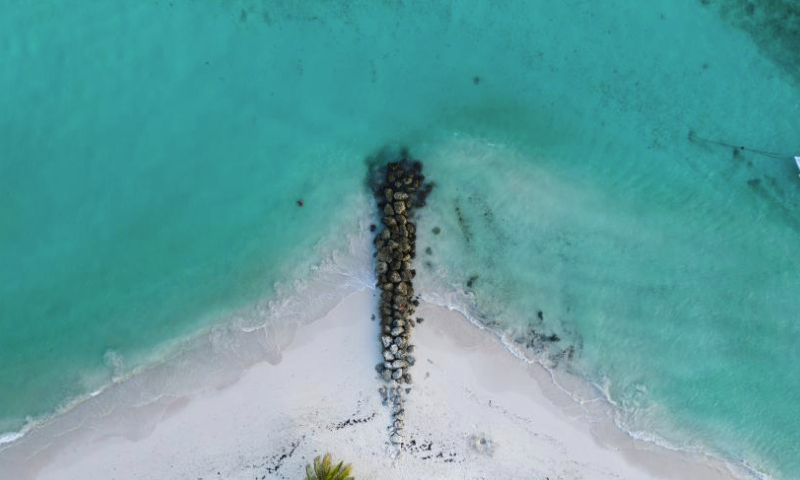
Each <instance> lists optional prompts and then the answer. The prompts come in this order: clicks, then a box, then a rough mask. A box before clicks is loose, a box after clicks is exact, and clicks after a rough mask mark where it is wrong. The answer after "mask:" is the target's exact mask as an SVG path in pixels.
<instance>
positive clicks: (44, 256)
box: [0, 0, 800, 478]
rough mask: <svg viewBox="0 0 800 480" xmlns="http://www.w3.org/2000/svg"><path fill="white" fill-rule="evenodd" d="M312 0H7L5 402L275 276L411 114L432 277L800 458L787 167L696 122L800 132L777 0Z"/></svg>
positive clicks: (697, 418)
mask: <svg viewBox="0 0 800 480" xmlns="http://www.w3.org/2000/svg"><path fill="white" fill-rule="evenodd" d="M291 3H292V2H277V3H259V2H240V1H236V0H229V1H225V2H206V1H201V0H194V1H191V2H188V1H180V0H179V1H174V2H172V3H171V4H170V3H169V2H161V3H153V4H147V5H144V4H141V5H135V6H120V5H118V4H113V3H112V4H109V3H108V2H99V1H89V2H86V1H83V2H77V1H72V2H68V1H62V2H49V1H45V2H37V3H36V4H35V5H26V6H10V5H2V6H0V32H2V33H0V51H1V52H2V55H1V56H0V59H2V60H0V62H2V64H0V65H2V67H3V68H0V87H2V88H0V112H2V113H0V148H1V149H2V150H1V151H0V192H2V200H3V201H2V206H0V263H2V265H4V266H5V268H3V269H1V270H0V272H1V273H0V276H2V278H0V280H2V281H1V282H0V305H2V306H0V386H2V388H0V392H2V393H0V431H3V430H6V431H7V430H15V429H18V428H20V426H21V425H22V424H23V423H24V422H25V417H26V416H41V415H45V414H46V413H48V412H51V411H53V410H54V409H55V408H57V407H58V406H59V405H60V404H62V402H64V401H66V400H68V399H70V398H74V397H76V396H79V395H81V394H84V393H86V392H88V391H91V390H93V389H95V388H97V387H99V386H101V385H102V384H104V383H105V382H107V381H108V379H109V378H110V377H111V375H115V374H120V373H124V371H127V370H129V369H130V368H133V367H134V366H136V365H137V364H139V363H140V362H142V361H144V360H145V359H146V358H149V357H150V356H151V355H154V354H155V353H156V352H158V350H159V348H160V347H163V346H164V345H165V344H167V343H168V342H169V341H171V340H174V339H176V338H180V337H182V336H184V335H187V334H189V333H191V332H192V331H194V330H195V329H197V328H198V327H200V326H201V325H206V324H208V323H210V322H214V321H215V319H217V317H218V315H220V314H221V313H223V312H225V311H228V310H230V309H232V308H235V307H238V306H241V305H246V304H247V303H248V302H252V301H253V300H254V299H256V298H260V297H263V296H265V295H266V296H269V295H270V292H271V291H272V288H273V284H274V283H275V282H276V281H279V280H281V279H283V278H285V277H286V275H288V274H289V272H292V271H294V269H295V267H296V265H297V264H299V263H300V264H302V263H313V262H314V261H315V260H317V259H315V258H308V254H307V252H309V251H310V247H311V246H312V245H315V244H318V243H319V242H322V241H324V240H325V239H326V237H328V236H329V235H331V232H335V231H336V230H337V227H338V226H340V225H343V224H345V222H346V221H347V219H348V214H352V211H351V210H349V207H350V206H351V205H353V204H355V201H356V200H355V198H356V197H358V196H359V195H362V194H363V193H362V192H363V185H362V178H363V172H364V163H363V162H364V158H365V157H366V156H368V155H370V154H372V153H374V152H375V151H377V150H378V149H379V148H381V147H382V146H383V145H385V144H386V143H394V142H398V143H404V144H407V145H410V146H411V147H412V149H413V151H414V152H415V153H416V155H417V156H419V157H421V158H422V159H423V160H425V161H426V169H427V170H428V172H429V173H430V176H431V177H432V178H433V179H434V180H435V181H436V182H437V184H438V185H439V186H438V187H437V190H435V191H434V194H433V195H432V196H431V197H430V200H431V201H430V207H429V210H428V211H427V212H426V213H425V214H424V216H423V218H422V219H421V225H422V226H423V227H425V228H424V229H425V233H424V234H421V235H420V242H421V247H422V248H420V249H419V251H420V252H422V251H424V248H425V247H427V246H430V247H431V251H432V254H431V255H424V254H423V255H420V257H421V258H419V259H418V260H419V261H420V262H421V264H422V265H423V266H422V270H423V271H424V272H430V273H428V274H423V275H422V281H428V282H429V283H431V284H432V283H434V282H433V280H432V279H433V278H434V277H436V275H435V273H436V272H440V273H444V274H445V276H446V279H447V282H449V283H448V284H447V285H449V287H447V288H453V287H456V288H462V287H464V286H465V285H466V282H467V280H468V278H470V277H471V276H476V278H474V279H473V282H472V286H471V287H466V289H467V290H469V291H472V293H473V294H474V300H475V303H476V305H477V311H479V312H480V314H481V315H482V318H483V319H484V321H486V322H488V323H491V324H494V325H496V326H497V327H498V328H510V329H512V330H513V331H515V332H516V333H517V335H518V337H519V338H520V340H522V341H528V339H529V338H530V330H531V329H534V330H535V331H536V332H537V333H541V334H545V335H552V334H556V335H558V337H559V341H557V342H547V344H546V349H547V350H548V351H549V352H550V353H551V354H552V355H559V352H565V351H567V350H568V349H569V348H570V347H572V351H573V355H572V357H573V358H572V359H571V360H566V359H565V358H562V359H561V361H560V363H561V365H562V366H564V367H565V368H569V369H571V370H574V371H578V372H581V373H583V374H585V375H587V376H588V377H589V378H590V379H592V380H594V381H596V382H598V383H600V384H603V385H606V386H607V389H608V393H609V396H610V397H611V399H612V400H614V401H615V402H616V403H618V404H619V405H620V407H621V412H622V414H621V415H622V420H623V422H624V423H625V425H626V426H627V427H628V428H630V429H631V430H633V431H636V432H653V433H655V434H657V435H658V436H660V437H662V438H665V439H668V440H670V441H671V442H672V443H674V444H678V445H682V446H686V447H694V446H697V447H702V448H711V449H713V450H715V451H717V452H720V453H722V454H724V455H725V456H727V457H728V458H730V459H733V460H736V461H740V460H743V461H745V462H747V463H748V464H752V465H754V466H755V467H757V468H759V469H761V470H765V471H767V472H770V473H772V474H774V475H776V476H777V477H779V478H795V477H798V476H800V464H798V460H797V456H796V455H794V453H793V452H794V449H795V448H796V445H798V444H800V437H799V436H798V432H800V428H798V427H800V424H798V420H797V416H796V414H795V412H794V410H795V408H796V407H795V405H796V402H795V401H794V399H796V398H798V396H799V395H800V376H798V373H797V368H796V365H797V364H798V360H800V327H798V324H797V322H796V320H795V317H796V315H793V312H796V311H797V309H798V307H800V298H798V297H797V295H796V294H795V293H796V292H797V291H798V287H800V276H799V275H798V272H799V271H800V268H799V267H800V265H799V264H798V262H800V260H798V258H800V255H798V254H800V251H798V250H800V247H798V246H797V242H796V238H797V233H798V230H800V217H799V216H798V213H800V212H798V211H797V208H796V207H795V205H796V204H797V200H798V189H800V183H798V179H797V178H796V171H795V167H794V165H793V163H792V162H791V161H790V160H788V159H785V160H776V159H772V158H767V157H763V156H758V155H754V154H752V153H748V152H744V153H741V154H739V155H733V152H732V150H731V149H727V148H722V147H718V146H714V145H711V144H707V143H702V142H691V141H689V140H688V132H689V130H690V129H691V130H695V131H696V132H697V135H699V136H702V137H707V138H713V139H715V140H720V141H724V142H727V143H732V144H736V145H747V146H748V147H751V148H758V149H764V150H769V151H776V152H785V153H786V154H787V155H788V154H790V153H793V152H795V153H797V152H800V144H799V142H798V137H797V132H798V131H800V115H798V114H797V108H798V105H800V91H799V90H798V87H797V85H798V83H797V78H796V77H795V76H794V75H796V74H797V72H794V71H793V70H792V68H791V65H792V64H791V62H788V63H787V58H789V59H791V58H792V53H791V52H792V50H791V48H789V47H790V46H789V45H787V44H786V38H785V37H780V36H779V37H778V38H777V40H776V39H775V38H770V34H773V36H774V35H786V33H785V29H784V30H781V29H779V28H777V27H775V26H774V25H773V26H772V27H770V28H771V29H770V28H766V27H765V28H754V25H755V26H756V27H759V26H763V25H759V24H758V22H760V21H761V22H767V21H768V20H769V21H770V22H771V21H772V20H771V19H772V18H773V17H774V16H775V15H777V14H776V13H775V12H776V11H777V10H776V9H778V8H779V7H780V5H778V4H779V2H764V3H756V5H757V10H756V11H755V12H754V15H751V16H748V15H747V10H746V8H745V7H743V6H742V5H739V3H738V2H729V3H727V4H722V7H721V9H720V8H717V6H716V5H714V4H712V5H709V6H704V5H703V4H701V2H689V1H677V0H672V1H669V2H667V1H657V2H649V3H647V4H646V5H630V4H629V2H621V1H620V2H603V4H602V5H595V4H594V3H591V2H582V1H571V2H544V1H537V2H521V1H520V2H503V3H495V2H490V1H472V0H471V1H468V2H435V3H431V4H427V3H414V4H410V3H403V2H391V1H389V2H344V1H340V2H314V1H311V2H302V3H301V4H300V5H291ZM740 7H741V8H740ZM783 8H790V6H789V7H786V6H785V5H784V6H783ZM773 14H774V15H773ZM777 16H778V17H780V15H777ZM765 25H767V26H769V25H772V24H771V23H765ZM779 26H780V25H779ZM754 32H755V33H754ZM787 65H789V66H788V67H787ZM300 198H302V199H303V200H304V205H305V206H304V207H302V208H299V207H298V206H297V205H296V203H295V201H296V200H297V199H300ZM459 216H460V217H461V219H460V221H459ZM433 226H440V227H441V228H442V233H441V234H440V235H438V236H437V235H433V234H432V233H430V229H431V228H432V227H433ZM341 234H343V233H342V232H339V233H337V235H341ZM424 262H429V265H430V266H429V267H425V263H424ZM426 275H427V278H428V280H426ZM538 311H541V312H542V316H543V320H542V321H539V320H538V318H537V313H538ZM525 334H528V335H527V337H526V335H525ZM535 346H539V345H538V344H537V345H535Z"/></svg>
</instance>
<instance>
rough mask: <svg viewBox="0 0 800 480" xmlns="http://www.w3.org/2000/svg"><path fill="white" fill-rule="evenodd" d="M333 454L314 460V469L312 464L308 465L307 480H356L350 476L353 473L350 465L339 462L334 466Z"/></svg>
mask: <svg viewBox="0 0 800 480" xmlns="http://www.w3.org/2000/svg"><path fill="white" fill-rule="evenodd" d="M332 465H333V461H332V460H331V454H330V453H326V454H325V457H324V458H320V457H316V458H315V459H314V468H313V469H312V468H311V464H310V463H309V464H308V465H306V480H355V478H353V477H351V476H350V472H352V471H353V466H352V465H350V464H349V463H348V464H347V465H345V464H344V462H339V463H337V464H336V466H332Z"/></svg>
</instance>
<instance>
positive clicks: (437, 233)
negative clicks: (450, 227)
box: [431, 227, 442, 235]
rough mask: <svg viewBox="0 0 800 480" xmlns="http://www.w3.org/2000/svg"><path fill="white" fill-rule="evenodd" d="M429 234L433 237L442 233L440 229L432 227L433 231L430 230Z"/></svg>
mask: <svg viewBox="0 0 800 480" xmlns="http://www.w3.org/2000/svg"><path fill="white" fill-rule="evenodd" d="M431 232H433V234H434V235H439V234H440V233H441V232H442V229H441V228H439V227H433V230H431Z"/></svg>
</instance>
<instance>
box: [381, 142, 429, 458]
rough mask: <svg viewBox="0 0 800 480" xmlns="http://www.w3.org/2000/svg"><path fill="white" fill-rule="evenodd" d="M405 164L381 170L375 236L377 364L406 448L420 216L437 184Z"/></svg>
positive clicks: (397, 440) (394, 432)
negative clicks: (417, 213)
mask: <svg viewBox="0 0 800 480" xmlns="http://www.w3.org/2000/svg"><path fill="white" fill-rule="evenodd" d="M401 158H402V159H401V160H399V161H395V162H389V163H387V164H386V165H385V166H383V167H378V168H377V169H375V170H374V171H373V172H371V173H372V175H371V178H372V179H373V181H372V188H373V192H374V193H375V199H376V203H377V207H378V210H379V212H380V217H381V224H382V227H381V228H380V229H377V228H376V229H375V230H378V231H377V234H376V235H375V241H374V242H375V268H376V274H377V275H376V276H377V282H378V283H377V287H378V289H379V290H380V292H381V297H380V302H379V304H378V310H379V316H380V322H381V336H380V342H381V348H382V355H383V362H382V363H380V364H378V365H377V370H378V372H379V374H380V375H381V377H382V378H383V379H384V380H385V381H387V382H390V383H391V386H390V389H389V390H388V391H386V390H382V392H386V400H387V402H388V403H390V405H391V408H392V425H390V426H389V430H390V439H391V442H392V443H394V444H402V443H403V435H402V431H403V427H404V420H405V409H404V396H403V392H404V391H406V392H407V391H408V387H406V388H405V389H404V388H403V385H402V384H411V383H412V377H411V373H410V368H411V367H412V366H413V365H414V363H415V358H414V345H413V344H412V343H411V333H412V332H413V330H414V327H415V322H414V320H413V319H412V318H411V316H412V315H413V313H414V311H415V308H416V307H417V305H419V301H418V299H417V298H416V297H415V295H414V285H413V280H414V277H415V276H416V270H415V269H414V266H413V260H414V258H415V256H416V238H417V228H416V224H415V223H414V212H415V210H416V209H418V208H420V207H423V206H424V205H425V201H426V198H427V196H428V194H429V193H430V192H431V189H432V188H433V184H431V183H426V182H425V176H424V175H423V174H422V163H421V162H419V161H414V160H410V159H409V158H408V156H407V155H402V156H401Z"/></svg>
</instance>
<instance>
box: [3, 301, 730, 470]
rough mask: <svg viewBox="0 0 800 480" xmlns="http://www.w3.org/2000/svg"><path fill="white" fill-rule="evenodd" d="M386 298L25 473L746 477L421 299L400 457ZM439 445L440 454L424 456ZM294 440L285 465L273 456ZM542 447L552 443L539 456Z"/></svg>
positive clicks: (320, 324)
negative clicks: (342, 471)
mask: <svg viewBox="0 0 800 480" xmlns="http://www.w3.org/2000/svg"><path fill="white" fill-rule="evenodd" d="M376 304H377V293H376V291H373V290H362V291H359V292H357V293H353V294H349V295H348V296H347V297H345V298H344V299H343V300H342V301H340V302H339V304H338V305H337V306H336V307H334V308H333V309H332V310H331V311H330V312H328V313H327V314H326V315H325V316H324V317H322V318H321V319H319V320H317V321H314V322H313V323H307V324H304V325H301V326H300V327H298V330H297V335H295V336H294V340H293V341H292V342H291V343H290V344H289V345H288V346H287V347H286V348H285V349H284V350H282V351H281V356H282V357H283V359H282V360H281V361H280V362H278V363H276V364H270V363H268V362H263V361H262V362H259V363H256V364H254V365H252V366H251V367H249V368H247V369H246V370H245V371H244V373H243V374H242V375H241V376H239V377H238V378H236V379H231V380H230V382H228V383H226V384H218V385H216V386H213V387H212V388H208V389H205V390H204V391H202V392H200V393H195V394H190V395H184V396H179V397H177V398H174V399H172V401H170V402H166V406H164V408H163V410H161V411H160V412H159V409H154V410H153V411H152V412H150V413H151V414H155V415H156V416H157V420H156V422H155V424H154V425H153V428H152V430H151V431H149V432H136V431H135V430H136V429H133V431H128V432H125V431H124V428H117V429H116V433H115V434H109V433H106V434H103V435H100V434H99V433H98V434H97V435H98V436H95V437H91V436H89V437H84V438H74V439H71V440H70V439H66V441H65V444H64V445H63V448H62V449H61V451H60V452H57V453H54V454H51V455H45V457H48V458H39V459H38V460H40V461H41V462H40V463H39V465H38V466H39V467H41V468H42V471H41V475H40V476H38V477H35V476H29V477H24V476H21V475H20V476H18V478H21V479H22V478H42V479H50V478H54V479H55V478H58V479H61V478H81V479H91V478H120V479H122V478H141V477H140V476H141V475H144V474H146V473H147V472H143V471H139V472H137V471H136V470H135V468H134V467H137V466H139V467H141V468H152V469H153V470H151V471H152V472H154V473H155V472H161V473H162V475H161V478H192V477H191V475H194V474H197V475H198V477H195V478H200V477H203V478H213V477H204V475H216V472H212V470H214V468H217V469H218V470H217V471H219V472H220V476H218V477H217V478H220V477H221V478H243V479H244V478H253V474H254V473H257V472H254V470H258V468H261V470H262V471H261V473H260V474H259V475H258V477H257V478H261V477H262V475H263V476H264V478H299V476H301V472H302V467H303V466H304V462H307V461H309V460H310V459H311V458H313V456H315V455H318V454H319V453H324V451H327V450H330V451H332V453H334V456H335V457H336V458H340V459H343V460H345V461H348V462H352V463H353V465H354V474H355V476H356V478H358V479H359V480H362V479H370V478H396V479H401V478H420V475H424V476H425V477H426V478H442V479H444V478H452V475H453V474H454V472H455V471H459V470H463V471H464V472H465V474H466V472H470V475H473V476H468V477H465V478H498V477H496V476H488V477H481V476H480V475H481V473H480V472H485V473H486V475H497V472H503V474H502V476H503V478H530V475H531V474H535V475H540V476H543V477H547V476H550V477H551V478H553V477H556V478H558V476H559V475H561V476H562V478H573V476H574V475H577V474H579V473H580V474H589V475H590V476H591V477H592V478H618V477H613V476H608V475H612V474H613V475H621V478H637V479H638V478H654V479H655V478H689V479H691V478H697V479H701V478H702V479H704V480H705V479H733V478H737V477H735V476H733V475H732V474H730V473H729V472H726V471H725V468H724V466H723V465H722V464H721V462H720V463H719V464H716V465H714V464H709V463H706V462H703V463H699V462H697V461H695V460H692V459H690V458H688V455H686V454H683V453H681V452H670V451H668V450H664V449H661V450H664V451H663V452H662V451H654V450H658V447H655V446H651V445H643V444H642V445H637V442H638V441H636V440H634V439H632V438H630V437H627V436H626V435H625V434H624V433H623V432H621V431H618V435H617V436H616V437H620V438H615V437H614V436H609V435H601V437H602V438H599V437H598V436H597V434H596V432H593V431H592V429H591V428H590V427H589V425H588V424H586V423H585V422H582V420H581V418H580V416H578V417H576V418H570V417H569V415H568V414H567V413H565V412H566V411H567V410H565V406H564V405H557V403H558V402H556V403H553V399H552V398H549V397H548V395H547V393H546V392H545V390H547V385H546V383H544V382H543V381H542V380H543V378H542V377H541V375H545V374H546V373H545V370H544V368H543V367H541V366H539V365H538V364H535V363H534V364H524V363H523V362H521V361H520V360H519V359H517V358H516V357H515V356H514V355H512V354H511V353H510V352H509V351H507V350H506V348H505V346H504V345H503V344H502V342H501V339H500V338H499V337H498V335H496V334H495V333H494V332H492V331H491V330H488V329H485V328H481V327H479V326H475V325H473V323H472V322H471V321H470V320H469V319H468V318H467V317H465V316H463V315H462V314H461V313H459V312H456V311H453V310H449V309H448V308H446V307H442V306H437V305H432V304H429V303H422V304H421V305H420V307H419V309H418V312H419V313H420V315H424V316H425V318H426V321H425V323H424V324H423V325H421V326H419V327H418V328H417V333H416V334H415V338H416V339H417V345H418V350H417V356H418V357H419V360H418V362H419V364H418V367H417V368H418V372H417V380H416V381H415V386H414V389H413V391H412V392H411V394H410V395H408V399H407V407H408V409H407V411H408V415H407V417H406V425H407V426H406V433H407V435H408V438H409V442H408V448H407V449H405V450H404V452H403V453H402V454H401V455H400V456H399V457H397V458H394V459H392V458H391V455H390V453H389V442H388V441H387V435H386V433H385V432H384V428H385V425H388V424H389V412H388V409H386V408H385V407H384V406H382V405H381V399H380V395H379V394H378V388H379V387H380V385H381V384H382V381H381V380H380V378H379V376H378V375H377V373H376V372H375V371H374V369H372V368H370V367H371V366H372V365H374V360H375V359H376V358H378V357H379V356H380V349H379V345H376V344H375V342H374V341H370V339H371V338H375V336H376V335H377V333H378V331H379V324H378V322H377V321H371V320H370V315H371V313H372V312H374V308H375V306H376ZM356 345H357V346H358V347H354V346H356ZM320 358H322V359H324V361H323V362H320V361H319V359H320ZM320 367H323V368H322V369H323V370H324V369H327V370H329V372H328V373H327V374H326V372H324V371H321V369H320ZM531 380H534V381H531ZM341 385H347V386H348V387H347V389H346V390H342V388H341ZM552 393H553V392H550V394H551V395H552ZM445 405H447V406H448V407H447V408H444V406H445ZM501 410H502V411H504V412H505V413H502V414H501V413H498V412H501ZM509 415H510V416H509ZM383 417H386V418H383ZM509 419H511V420H512V421H509ZM463 420H468V421H469V423H470V425H464V424H463ZM523 420H524V421H523ZM609 421H610V419H609ZM326 422H332V423H330V424H329V425H326ZM515 424H518V425H515ZM519 425H528V426H527V427H525V428H520V427H519ZM111 430H114V429H111ZM192 432H194V433H192ZM137 433H138V434H137ZM69 436H70V435H69V434H68V435H66V437H69ZM295 437H296V438H295ZM300 438H302V439H303V440H302V441H301V440H298V439H300ZM598 441H599V442H600V443H598ZM297 442H299V443H297ZM638 443H643V442H638ZM293 445H294V446H293ZM643 446H644V447H646V448H642V447H643ZM426 448H427V449H429V450H430V451H432V452H433V453H432V457H431V458H424V457H427V454H426V453H425V452H426V451H428V450H425V449H426ZM437 448H438V449H439V450H438V451H435V450H436V449H437ZM290 451H291V452H292V453H291V455H289V456H288V457H283V458H284V460H282V462H281V464H280V466H276V465H274V464H270V459H271V458H273V457H274V458H276V459H277V458H281V456H283V455H287V454H288V453H289V452H290ZM531 451H535V452H542V451H547V452H549V453H548V454H546V455H543V456H540V457H535V458H533V457H532V458H533V459H530V458H528V457H531V455H530V452H531ZM439 454H441V457H437V456H438V455H439ZM137 455H138V456H137ZM151 455H152V456H155V458H153V459H152V460H149V459H150V456H151ZM137 458H138V459H139V460H138V461H137V460H136V459H137ZM145 458H147V459H148V461H146V462H143V460H144V459H145ZM437 458H438V459H437ZM448 459H454V460H452V461H449V462H445V460H448ZM456 459H457V460H456ZM162 460H163V462H166V463H162ZM273 463H274V462H273ZM167 464H169V466H170V468H167ZM248 465H249V466H248ZM254 465H262V467H258V468H256V467H253V466H254ZM251 467H252V468H251ZM271 469H272V470H271ZM273 470H274V471H273ZM165 471H170V472H174V476H170V475H173V474H172V473H170V474H166V475H164V474H163V472H165ZM109 475H110V476H109ZM137 475H140V476H137ZM284 475H285V476H284ZM565 475H566V476H565ZM145 476H146V475H145Z"/></svg>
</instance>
